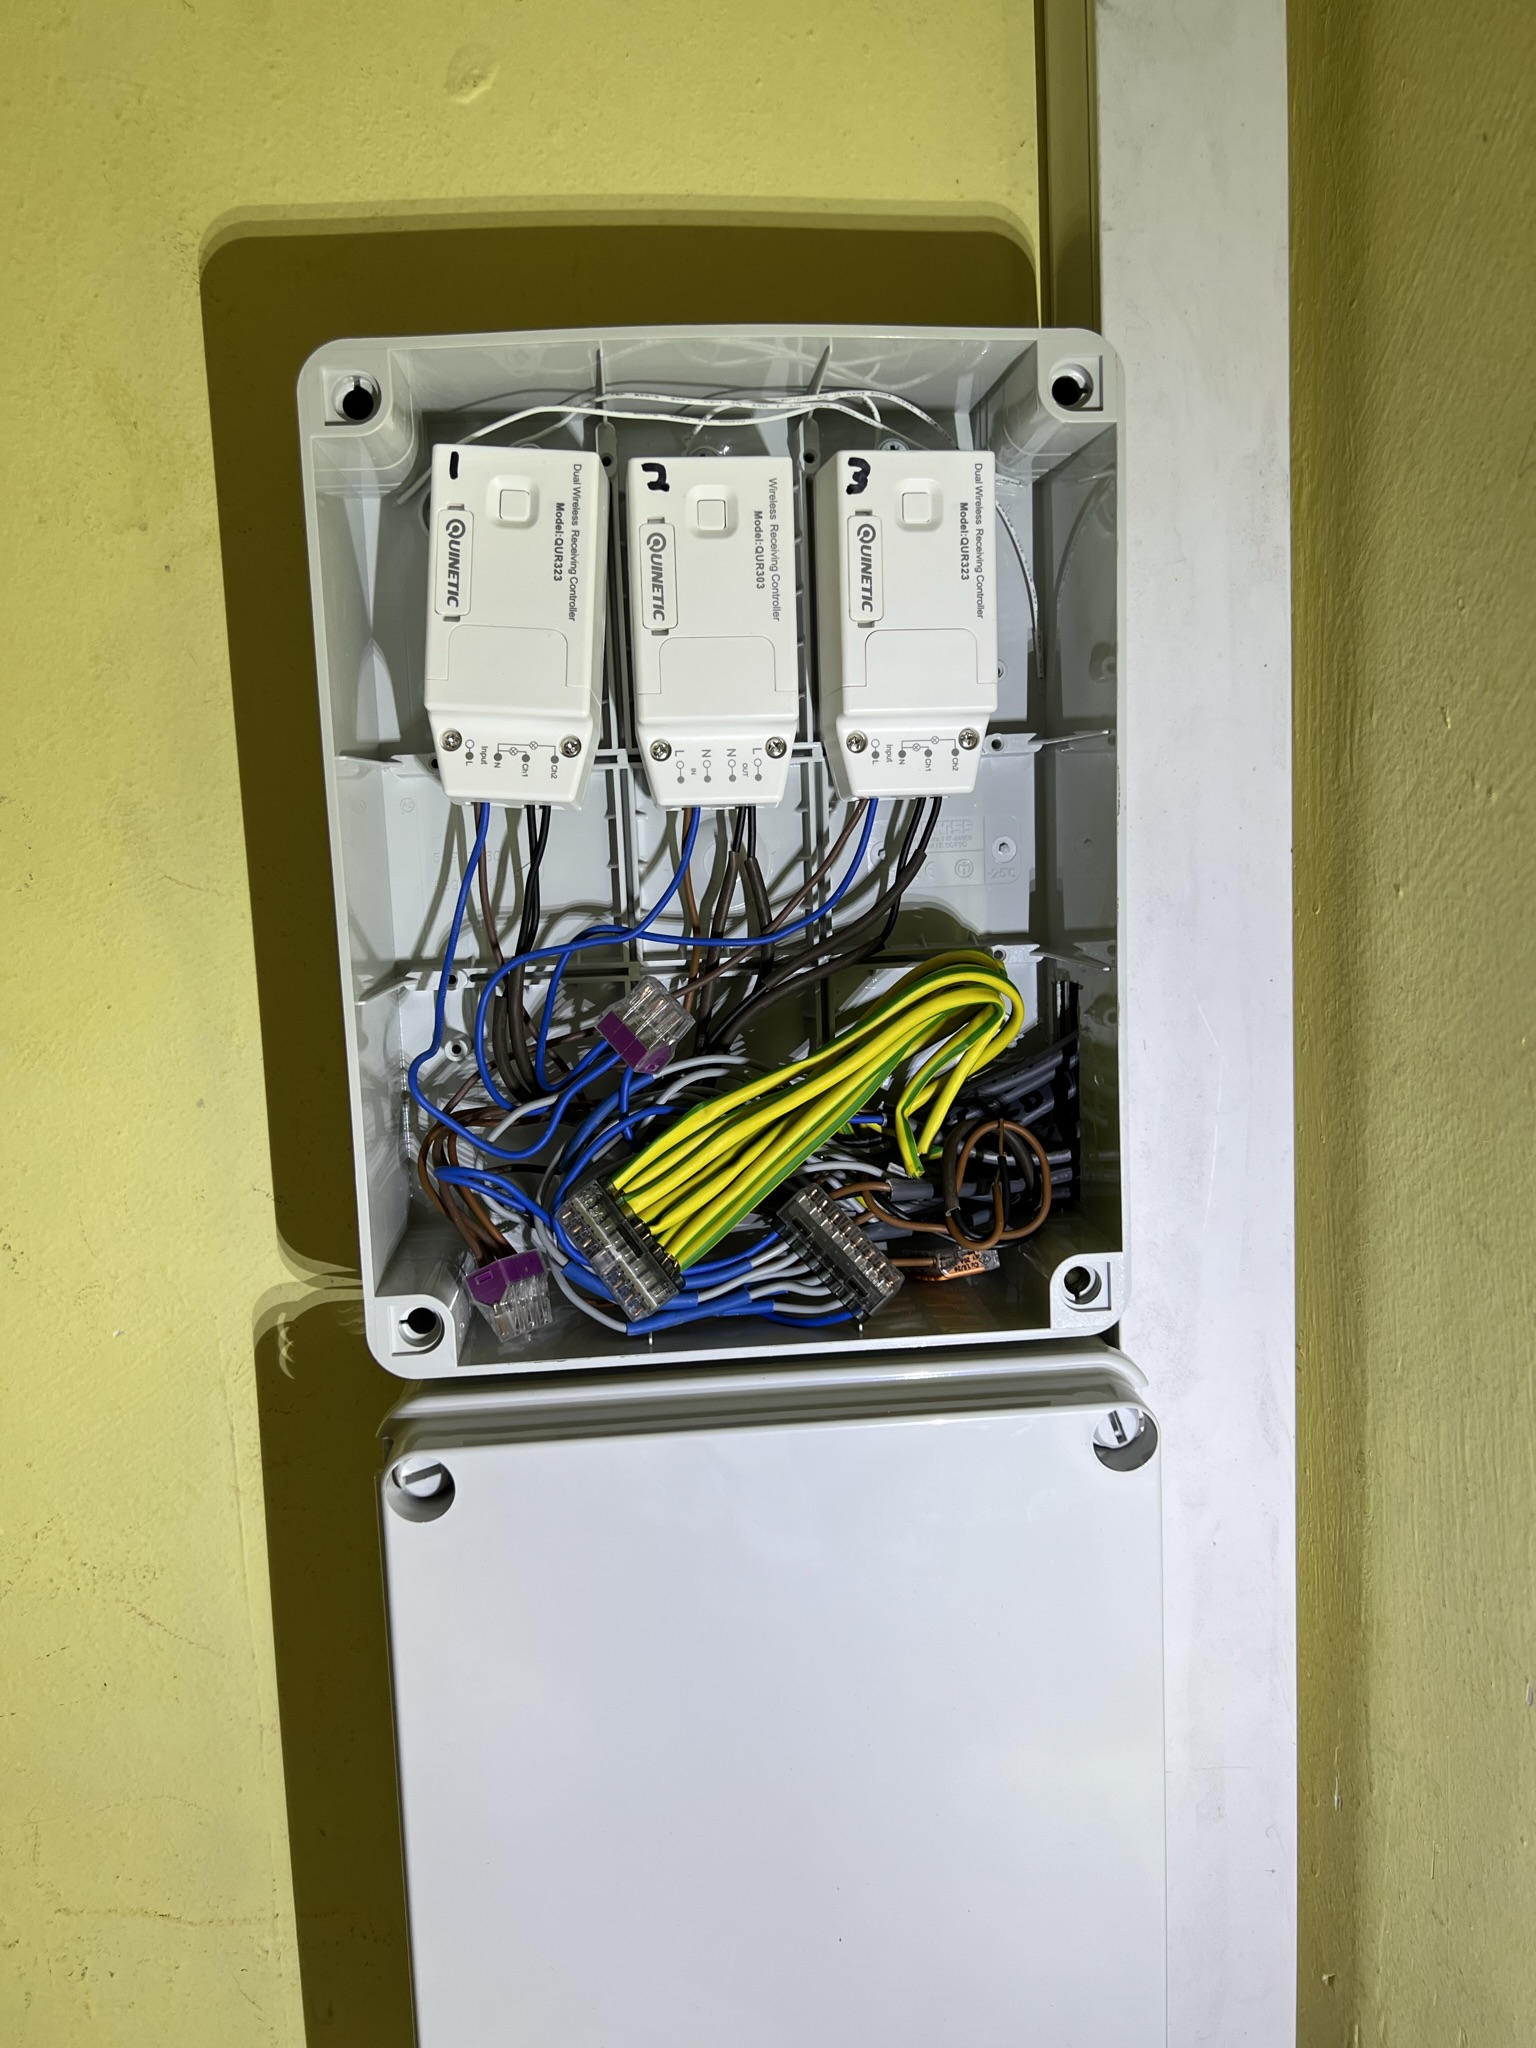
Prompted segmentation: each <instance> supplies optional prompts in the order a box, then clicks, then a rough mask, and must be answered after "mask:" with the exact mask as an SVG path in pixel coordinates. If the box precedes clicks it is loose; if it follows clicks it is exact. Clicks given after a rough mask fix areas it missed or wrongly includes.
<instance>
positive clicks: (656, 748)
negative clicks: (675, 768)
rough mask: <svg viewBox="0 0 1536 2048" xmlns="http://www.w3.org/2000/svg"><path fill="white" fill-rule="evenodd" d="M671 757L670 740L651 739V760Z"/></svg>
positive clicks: (665, 759) (662, 759)
mask: <svg viewBox="0 0 1536 2048" xmlns="http://www.w3.org/2000/svg"><path fill="white" fill-rule="evenodd" d="M671 758H672V742H671V741H670V740H652V741H651V759H652V760H653V761H670V760H671Z"/></svg>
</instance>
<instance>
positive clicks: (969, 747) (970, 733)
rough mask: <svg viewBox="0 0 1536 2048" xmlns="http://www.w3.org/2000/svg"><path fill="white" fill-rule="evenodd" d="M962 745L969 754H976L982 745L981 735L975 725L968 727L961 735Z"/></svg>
mask: <svg viewBox="0 0 1536 2048" xmlns="http://www.w3.org/2000/svg"><path fill="white" fill-rule="evenodd" d="M960 744H961V746H962V747H964V749H965V751H966V752H967V753H968V754H970V753H974V752H975V750H976V748H977V747H979V746H980V745H981V734H980V733H979V732H978V731H977V730H976V728H975V726H974V725H968V726H967V727H966V728H965V730H964V731H963V732H962V733H961V735H960Z"/></svg>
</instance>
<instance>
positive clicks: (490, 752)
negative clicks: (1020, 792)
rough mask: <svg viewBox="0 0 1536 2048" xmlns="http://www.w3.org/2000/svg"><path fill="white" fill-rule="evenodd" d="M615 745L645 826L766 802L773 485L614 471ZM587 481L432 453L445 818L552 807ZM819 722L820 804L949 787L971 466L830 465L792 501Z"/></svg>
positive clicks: (575, 763) (979, 696) (977, 504)
mask: <svg viewBox="0 0 1536 2048" xmlns="http://www.w3.org/2000/svg"><path fill="white" fill-rule="evenodd" d="M625 496H626V501H627V511H628V517H627V521H626V527H627V531H626V541H627V549H628V573H629V597H630V603H629V611H630V645H631V655H632V663H633V680H634V700H633V701H634V723H635V745H636V750H637V752H638V755H639V759H640V764H641V767H642V769H643V771H644V774H645V777H646V781H647V785H648V787H649V790H650V793H651V795H652V797H653V799H654V800H655V801H656V802H657V803H659V804H661V805H663V806H665V807H666V808H669V809H677V808H683V807H688V806H693V805H703V806H727V805H730V806H734V805H739V804H774V803H777V802H779V800H780V799H781V798H782V796H783V794H784V789H785V783H786V779H787V776H788V771H789V763H790V758H791V750H792V748H793V745H794V740H795V732H796V726H797V720H798V714H799V702H800V662H799V631H798V620H797V608H796V576H795V565H796V550H795V519H794V471H793V466H792V464H791V462H790V461H789V459H788V458H787V457H783V456H739V457H732V456H696V457H667V458H656V459H643V458H642V459H636V460H635V461H632V462H631V463H630V464H629V465H628V470H627V474H626V479H625ZM608 511H609V484H608V478H607V475H606V473H605V471H604V469H603V465H602V462H601V461H600V459H599V458H598V457H597V456H596V455H595V454H588V453H584V452H580V451H567V450H552V449H543V448H488V447H483V446H479V445H476V444H473V443H471V444H468V445H461V446H457V447H439V448H435V449H434V450H433V455H432V512H431V533H432V563H431V602H430V605H429V608H428V614H427V647H426V708H427V715H428V719H429V721H430V724H431V727H432V737H433V742H434V745H435V747H436V750H437V758H438V770H439V773H440V775H441V777H442V783H443V788H444V791H445V793H446V794H447V795H448V797H449V798H450V800H452V801H453V802H456V803H494V804H511V805H520V804H560V805H576V804H579V803H580V802H581V800H582V797H583V795H584V793H585V790H586V784H587V777H588V775H589V774H590V772H591V768H592V759H593V754H594V752H595V749H596V745H597V738H598V733H599V730H600V721H601V712H602V667H603V641H604V631H603V625H604V616H605V603H606V587H607V575H606V570H607V554H608ZM815 511H816V541H817V546H816V581H817V610H818V616H819V623H820V636H819V654H820V660H819V670H820V674H819V689H818V708H819V713H820V729H821V738H822V744H823V747H824V749H825V753H826V756H827V760H828V763H829V765H830V767H831V771H832V774H833V778H834V780H835V782H836V783H837V786H838V788H839V790H840V791H841V792H842V794H843V795H844V796H847V797H853V798H862V797H874V796H878V797H902V796H944V795H955V794H960V793H963V792H965V791H968V790H970V789H972V788H973V787H974V785H975V779H976V765H977V758H978V750H979V747H980V743H981V739H982V738H983V737H984V735H985V732H986V727H987V721H988V719H989V718H990V717H991V716H992V714H993V713H994V711H995V710H996V705H997V628H996V622H995V616H994V605H993V595H992V562H993V547H992V534H993V462H992V457H991V455H990V453H986V452H984V451H966V452H963V453H945V452H934V451H931V450H922V451H899V452H889V451H881V452H873V451H872V452H871V453H869V454H868V455H860V454H842V455H838V456H837V457H835V458H834V459H833V460H832V461H830V462H829V463H828V464H827V466H826V468H825V469H824V470H823V471H822V473H821V475H820V477H819V479H818V481H817V485H816V501H815Z"/></svg>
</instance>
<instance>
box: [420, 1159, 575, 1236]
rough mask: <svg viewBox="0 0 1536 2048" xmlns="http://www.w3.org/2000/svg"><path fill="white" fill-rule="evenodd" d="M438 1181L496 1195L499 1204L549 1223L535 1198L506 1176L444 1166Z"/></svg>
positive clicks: (438, 1175)
mask: <svg viewBox="0 0 1536 2048" xmlns="http://www.w3.org/2000/svg"><path fill="white" fill-rule="evenodd" d="M437 1179H438V1180H440V1181H446V1182H447V1183H448V1185H449V1186H450V1187H455V1188H474V1189H475V1190H476V1191H477V1192H478V1193H480V1194H486V1195H494V1196H495V1197H496V1199H497V1201H498V1202H502V1203H504V1204H505V1205H506V1206H507V1207H508V1208H509V1209H515V1210H517V1212H518V1214H519V1215H521V1216H532V1217H534V1218H536V1219H537V1221H538V1222H540V1223H544V1224H547V1223H548V1222H549V1217H548V1215H547V1214H546V1212H545V1211H544V1210H543V1209H541V1208H540V1207H539V1205H538V1203H537V1202H536V1201H535V1200H534V1199H533V1197H532V1196H531V1195H529V1194H526V1193H525V1192H524V1191H523V1189H522V1188H520V1187H519V1186H518V1185H517V1183H516V1182H515V1181H510V1180H508V1179H507V1178H506V1176H505V1175H504V1174H499V1173H476V1172H475V1170H474V1168H473V1167H469V1166H443V1167H439V1168H438V1171H437Z"/></svg>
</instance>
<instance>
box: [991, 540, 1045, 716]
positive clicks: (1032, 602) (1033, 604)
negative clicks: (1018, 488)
mask: <svg viewBox="0 0 1536 2048" xmlns="http://www.w3.org/2000/svg"><path fill="white" fill-rule="evenodd" d="M997 516H998V518H999V519H1000V520H1001V521H1002V522H1003V531H1004V532H1005V533H1006V534H1007V536H1008V538H1009V539H1010V540H1011V541H1012V542H1013V552H1014V553H1015V554H1016V555H1017V556H1018V558H1019V567H1020V568H1021V569H1022V570H1023V571H1024V588H1025V589H1026V590H1027V591H1028V593H1029V633H1030V638H1031V639H1032V640H1033V641H1034V643H1035V665H1036V667H1037V668H1038V669H1039V671H1040V678H1041V681H1042V682H1043V681H1044V680H1045V645H1044V642H1043V641H1042V640H1041V637H1040V600H1039V598H1038V597H1037V596H1036V594H1035V579H1034V577H1033V576H1032V575H1031V574H1030V573H1029V562H1028V560H1027V559H1026V557H1025V554H1024V550H1023V548H1022V547H1021V546H1020V545H1019V536H1018V535H1017V534H1016V533H1015V532H1014V530H1013V521H1012V520H1011V519H1010V518H1009V517H1008V514H1007V513H1006V512H1005V511H1004V510H1003V507H1002V504H1001V501H999V503H998V507H997Z"/></svg>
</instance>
